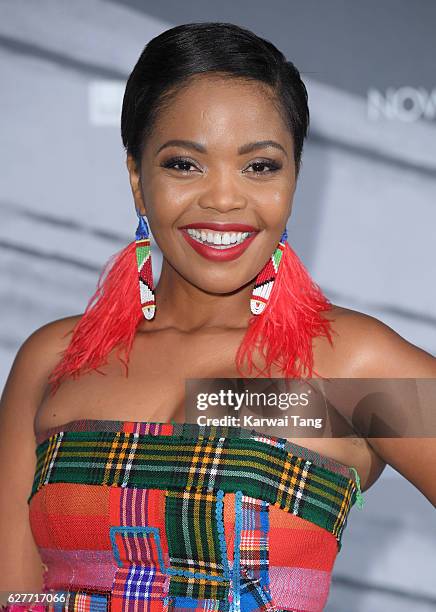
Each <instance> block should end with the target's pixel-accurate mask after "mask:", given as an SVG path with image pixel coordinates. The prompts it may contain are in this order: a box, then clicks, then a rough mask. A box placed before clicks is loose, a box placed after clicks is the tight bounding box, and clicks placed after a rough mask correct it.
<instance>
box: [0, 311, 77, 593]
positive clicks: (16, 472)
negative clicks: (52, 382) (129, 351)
mask: <svg viewBox="0 0 436 612" xmlns="http://www.w3.org/2000/svg"><path fill="white" fill-rule="evenodd" d="M75 320H76V318H75V317H68V318H65V319H60V320H58V321H54V322H52V323H48V324H47V325H44V326H43V327H41V328H39V329H38V330H36V331H35V332H34V333H33V334H31V335H30V336H29V337H28V338H27V340H26V341H25V342H24V343H23V344H22V345H21V347H20V349H19V350H18V352H17V355H16V357H15V360H14V363H13V365H12V368H11V371H10V373H9V376H8V379H7V381H6V385H5V387H4V390H3V394H2V396H1V401H0V550H1V558H0V591H15V590H17V591H21V592H41V590H42V586H43V583H42V578H43V570H44V566H43V565H42V561H41V557H40V555H39V553H38V550H37V547H36V544H35V541H34V539H33V535H32V532H31V529H30V523H29V515H28V504H27V498H28V496H29V494H30V491H31V488H32V483H33V477H34V472H35V467H36V456H35V448H36V442H35V437H34V429H33V424H34V418H35V414H36V411H37V408H38V406H39V404H40V402H41V400H42V397H43V394H44V391H45V388H46V385H47V377H48V375H49V374H50V372H51V370H52V369H53V367H54V366H55V364H56V363H57V361H58V359H59V357H60V351H62V350H63V349H64V348H65V347H66V345H67V344H68V341H69V337H67V338H63V337H62V336H63V335H64V334H65V333H67V331H68V330H69V329H70V328H71V327H72V323H74V322H75ZM23 589H24V591H23Z"/></svg>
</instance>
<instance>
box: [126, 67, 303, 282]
mask: <svg viewBox="0 0 436 612" xmlns="http://www.w3.org/2000/svg"><path fill="white" fill-rule="evenodd" d="M174 141H179V142H174ZM182 141H184V142H182ZM265 141H267V142H265ZM255 143H263V144H257V145H256V144H255ZM268 143H269V144H268ZM127 163H128V168H129V172H130V181H131V185H132V190H133V194H134V199H135V205H136V207H137V209H138V210H140V211H141V213H142V214H146V216H147V219H148V222H149V227H150V230H151V232H152V234H153V237H154V239H155V240H156V242H157V244H158V246H159V248H160V249H161V251H162V253H163V256H164V258H165V259H166V260H167V261H168V262H169V263H170V265H171V266H172V267H173V268H174V269H175V270H176V271H177V272H178V273H179V274H180V275H181V276H182V277H183V278H184V279H185V280H187V281H188V282H190V283H192V284H193V285H195V286H196V287H198V288H200V289H202V290H203V291H206V292H210V293H219V294H221V293H230V292H232V291H235V290H237V289H239V288H241V287H242V286H244V285H246V284H247V283H249V282H251V281H252V280H254V278H255V277H256V275H257V274H258V272H259V271H260V270H261V268H262V267H263V266H264V265H265V263H266V261H267V260H268V258H269V257H270V256H271V254H272V253H273V251H274V249H275V248H276V246H277V243H278V241H279V240H280V237H281V234H282V232H283V230H284V228H285V225H286V221H287V219H288V217H289V215H290V212H291V207H292V199H293V195H294V191H295V186H296V176H295V161H294V155H293V140H292V135H291V134H290V132H289V130H288V129H287V127H286V125H285V124H284V123H283V120H282V118H281V116H280V114H279V112H278V111H277V110H276V108H275V106H274V104H273V102H272V101H271V97H270V95H269V91H268V90H267V89H266V88H265V86H262V85H260V84H257V83H255V84H254V83H252V82H247V81H242V80H240V79H238V80H237V81H235V80H230V79H223V78H222V77H218V76H216V75H215V76H210V75H207V76H206V75H203V76H201V77H199V78H196V79H195V81H194V82H193V83H191V84H190V85H189V87H188V88H187V89H184V90H183V91H180V92H179V93H178V94H177V96H176V97H175V98H174V99H173V101H172V103H171V105H170V106H169V107H168V108H167V109H165V110H162V111H161V113H160V115H159V117H158V119H157V122H156V125H155V128H154V131H153V133H152V134H151V135H150V137H149V138H148V140H147V143H146V146H145V148H144V154H143V157H142V163H141V174H142V179H141V180H139V176H138V173H137V171H136V168H135V165H134V163H133V160H132V159H130V157H129V158H128V162H127ZM191 224H194V225H195V233H194V235H192V234H193V228H189V232H188V229H187V228H186V226H190V225H191ZM241 224H242V227H239V225H241ZM244 226H247V227H244ZM220 230H221V231H220ZM247 234H248V236H247ZM235 241H236V242H235Z"/></svg>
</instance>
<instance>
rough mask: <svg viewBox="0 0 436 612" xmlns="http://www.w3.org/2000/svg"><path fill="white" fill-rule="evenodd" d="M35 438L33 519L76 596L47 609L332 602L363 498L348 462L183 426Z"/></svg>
mask: <svg viewBox="0 0 436 612" xmlns="http://www.w3.org/2000/svg"><path fill="white" fill-rule="evenodd" d="M37 443H38V444H37V448H36V458H37V464H36V470H35V475H34V481H33V486H32V490H31V493H30V495H29V498H28V503H29V513H30V514H29V515H30V520H31V528H32V532H33V534H34V537H35V541H36V543H37V546H38V548H39V551H40V554H41V557H42V560H43V562H44V563H46V564H47V566H48V569H47V572H46V574H45V588H46V589H47V592H51V593H53V592H62V589H65V588H66V587H68V595H69V602H68V604H66V605H67V606H70V607H63V608H60V607H59V604H58V607H57V608H54V607H52V608H50V609H53V610H54V609H56V610H60V609H65V610H67V609H72V610H75V609H78V610H94V609H95V610H100V609H101V610H111V612H118V611H121V610H123V611H124V610H137V611H138V612H139V611H141V610H147V611H150V612H155V611H156V612H166V611H167V610H171V611H172V612H173V611H174V612H181V610H185V609H189V610H201V611H205V610H218V611H221V610H222V611H223V612H239V611H242V612H260V611H265V610H271V611H272V610H274V611H275V612H280V611H281V610H283V611H286V612H292V611H293V612H318V611H320V610H322V609H323V608H322V606H323V604H324V602H325V601H326V597H327V594H328V587H329V580H330V572H331V568H332V565H333V562H334V559H335V556H336V554H337V552H338V551H339V550H340V547H341V535H342V532H343V529H344V527H345V525H346V521H347V516H348V513H349V510H350V508H351V506H352V504H353V503H354V501H355V492H356V484H355V481H354V480H353V478H352V473H351V472H350V470H349V469H348V468H347V467H346V466H343V465H342V464H338V463H335V462H334V461H333V460H330V459H328V458H324V457H322V456H321V455H316V454H314V453H313V452H312V451H309V450H308V449H304V447H299V446H298V445H295V444H293V443H291V442H289V441H287V440H285V439H280V438H274V437H272V436H265V435H264V434H260V433H259V432H256V431H254V430H253V431H250V430H245V429H242V428H233V427H205V426H202V427H200V426H197V425H193V424H186V423H185V424H176V423H174V424H167V423H149V422H147V423H146V422H129V421H109V420H103V421H98V420H92V419H88V420H86V419H84V420H76V421H70V422H69V423H67V424H65V425H62V426H59V427H57V428H52V429H50V430H47V431H46V432H45V434H42V435H41V434H40V436H39V438H38V437H37ZM300 449H301V450H300ZM297 451H298V454H297ZM317 457H318V458H319V459H318V461H317V462H316V463H315V462H314V461H312V459H316V458H317ZM311 583H312V586H310V584H311ZM284 585H286V588H284ZM295 585H298V586H295ZM302 585H304V586H302ZM309 593H315V595H313V594H312V595H309ZM74 606H76V607H74Z"/></svg>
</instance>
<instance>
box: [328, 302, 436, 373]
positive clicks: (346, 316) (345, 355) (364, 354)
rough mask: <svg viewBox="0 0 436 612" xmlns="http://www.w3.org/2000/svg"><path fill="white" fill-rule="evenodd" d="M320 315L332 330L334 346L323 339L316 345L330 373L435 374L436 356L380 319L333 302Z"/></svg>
mask: <svg viewBox="0 0 436 612" xmlns="http://www.w3.org/2000/svg"><path fill="white" fill-rule="evenodd" d="M323 316H324V317H325V318H326V319H328V320H329V321H330V322H331V328H332V332H333V337H332V340H333V346H332V345H330V344H329V343H328V342H326V341H324V342H322V343H320V346H319V350H320V352H321V355H322V356H323V357H324V358H325V359H327V360H328V361H329V363H330V364H332V365H333V366H334V369H335V372H334V373H332V374H329V375H330V376H337V377H350V378H353V377H354V378H359V377H361V378H381V377H386V378H427V377H428V378H433V377H436V358H435V357H434V356H433V355H431V354H430V353H428V352H427V351H425V350H423V349H422V348H420V347H418V346H416V345H414V344H413V343H411V342H409V341H408V340H407V339H405V338H403V337H402V336H401V335H400V334H399V333H398V332H397V331H395V330H394V329H392V328H391V327H390V326H389V325H387V324H386V323H384V322H383V321H380V320H379V319H377V318H375V317H373V316H371V315H368V314H365V313H363V312H359V311H357V310H352V309H349V308H343V307H341V306H336V305H333V308H332V309H331V310H330V311H327V312H326V313H323ZM332 360H333V361H332Z"/></svg>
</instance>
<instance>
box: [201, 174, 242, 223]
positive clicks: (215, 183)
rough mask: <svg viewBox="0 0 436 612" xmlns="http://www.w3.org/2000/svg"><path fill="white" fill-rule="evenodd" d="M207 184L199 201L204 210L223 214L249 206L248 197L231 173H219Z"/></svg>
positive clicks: (208, 180)
mask: <svg viewBox="0 0 436 612" xmlns="http://www.w3.org/2000/svg"><path fill="white" fill-rule="evenodd" d="M206 181H207V184H206V187H205V189H204V191H203V192H202V194H201V197H200V199H199V201H198V203H199V206H200V207H201V208H204V209H214V210H217V211H219V212H222V213H226V212H229V211H231V210H240V209H243V208H245V207H246V206H247V197H246V195H245V194H244V193H243V192H242V190H241V185H240V184H239V185H238V184H237V180H236V179H235V177H232V176H229V172H224V171H222V172H219V173H218V172H217V173H215V174H214V176H210V177H208V178H207V179H206Z"/></svg>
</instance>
